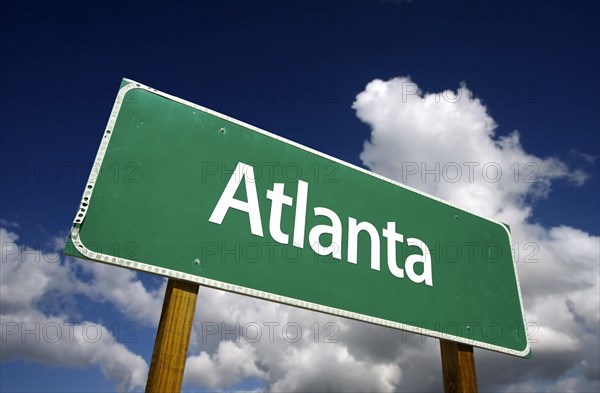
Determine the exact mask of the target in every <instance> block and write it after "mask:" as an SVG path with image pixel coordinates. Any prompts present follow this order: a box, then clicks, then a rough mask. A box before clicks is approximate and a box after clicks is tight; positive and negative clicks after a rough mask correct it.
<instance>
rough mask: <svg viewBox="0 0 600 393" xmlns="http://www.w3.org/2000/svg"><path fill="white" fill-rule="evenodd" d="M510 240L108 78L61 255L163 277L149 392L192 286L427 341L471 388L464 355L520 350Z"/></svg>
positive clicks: (419, 197) (278, 142) (525, 346)
mask: <svg viewBox="0 0 600 393" xmlns="http://www.w3.org/2000/svg"><path fill="white" fill-rule="evenodd" d="M511 247H512V240H511V236H510V231H509V229H508V226H507V225H505V224H503V223H500V222H498V221H495V220H493V219H491V218H487V217H483V216H481V215H479V214H477V213H474V212H471V211H468V210H466V209H463V208H460V207H458V206H456V205H454V204H452V203H449V202H446V201H443V200H441V199H439V198H436V197H434V196H431V195H427V194H425V193H423V192H420V191H418V190H415V189H412V188H410V187H407V186H405V185H403V184H400V183H397V182H395V181H393V180H390V179H387V178H384V177H382V176H379V175H377V174H374V173H372V172H369V171H367V170H365V169H363V168H359V167H357V166H355V165H352V164H349V163H346V162H343V161H341V160H338V159H336V158H334V157H331V156H328V155H326V154H323V153H320V152H318V151H315V150H313V149H310V148H308V147H306V146H302V145H300V144H298V143H295V142H292V141H289V140H286V139H284V138H282V137H280V136H277V135H275V134H271V133H269V132H267V131H264V130H261V129H259V128H257V127H254V126H252V125H249V124H247V123H244V122H241V121H239V120H235V119H233V118H231V117H228V116H226V115H223V114H220V113H217V112H214V111H212V110H210V109H207V108H204V107H202V106H199V105H196V104H194V103H191V102H189V101H185V100H183V99H180V98H177V97H174V96H171V95H169V94H166V93H163V92H160V91H157V90H156V89H153V88H150V87H148V86H144V85H142V84H140V83H137V82H134V81H131V80H127V79H124V80H123V82H122V84H121V88H120V90H119V92H118V94H117V98H116V100H115V103H114V106H113V110H112V112H111V115H110V119H109V121H108V124H107V127H106V129H105V131H104V134H103V136H102V141H101V144H100V148H99V150H98V153H97V156H96V159H95V161H94V165H93V167H92V171H91V174H90V177H89V179H88V182H87V184H86V187H85V190H84V193H83V196H82V199H81V202H80V205H79V209H78V211H77V213H76V216H75V219H74V221H73V226H72V228H71V232H70V236H69V239H68V240H67V246H66V248H65V253H67V254H69V255H73V256H75V257H80V258H86V259H90V260H93V261H98V262H102V263H106V264H111V265H114V266H121V267H125V268H129V269H135V270H139V271H143V272H148V273H153V274H158V275H162V276H164V277H167V278H169V279H170V283H169V288H171V289H170V290H169V291H168V293H167V297H166V300H165V301H166V302H167V303H168V304H167V303H165V308H164V309H163V315H162V316H161V328H160V331H159V335H158V336H157V341H156V348H155V353H154V355H153V361H152V363H153V365H152V367H151V370H150V376H149V389H150V390H161V389H163V387H162V385H161V387H160V388H154V386H155V383H157V382H156V381H157V379H156V375H155V374H156V373H158V374H157V375H160V373H162V372H163V368H164V367H163V366H162V363H161V362H162V360H160V359H161V356H159V355H160V354H164V353H166V354H167V355H166V358H169V359H171V358H173V359H175V358H176V359H179V360H177V361H175V362H174V363H173V364H174V365H172V366H171V365H169V366H168V367H166V366H165V367H166V368H167V369H168V370H171V369H173V370H179V371H177V372H182V367H183V365H182V363H181V361H182V360H181V359H183V361H185V349H186V348H187V345H188V341H189V328H187V327H185V328H184V327H181V328H179V329H182V330H177V329H178V328H176V326H189V324H190V323H191V318H192V316H193V304H192V303H190V304H187V303H185V304H187V305H185V306H183V305H180V303H178V301H177V299H179V296H182V298H188V297H189V296H192V295H191V292H194V290H193V288H196V291H197V286H198V285H203V286H208V287H212V288H216V289H221V290H225V291H230V292H235V293H239V294H243V295H247V296H252V297H256V298H260V299H265V300H269V301H274V302H279V303H284V304H288V305H292V306H296V307H301V308H305V309H309V310H314V311H319V312H323V313H327V314H331V315H337V316H341V317H345V318H351V319H355V320H358V321H363V322H367V323H371V324H376V325H381V326H386V327H391V328H396V329H402V330H405V331H409V332H413V333H417V334H423V335H427V336H431V337H435V338H438V339H441V340H442V359H446V360H444V364H445V366H444V370H446V369H448V370H450V371H448V373H447V374H448V378H450V379H448V380H449V381H452V380H453V379H452V378H454V377H452V375H454V374H453V373H454V372H453V371H451V370H452V369H453V368H452V367H454V366H451V365H452V364H458V370H459V371H460V372H461V374H460V375H461V377H460V378H458V379H456V378H454V379H456V381H458V382H460V383H466V382H465V381H467V379H465V378H463V377H462V376H463V375H471V374H472V376H473V378H472V379H473V380H474V377H475V373H474V366H473V367H472V368H471V369H469V368H467V369H465V370H467V371H465V372H466V373H467V374H463V364H469V360H468V358H469V355H468V354H469V351H467V350H465V348H471V347H473V346H476V347H480V348H485V349H488V350H493V351H498V352H502V353H506V354H511V355H514V356H520V357H527V356H528V355H529V353H530V348H529V343H528V342H527V338H526V329H525V320H524V312H523V306H522V301H521V292H520V288H519V281H518V277H517V272H516V268H515V264H514V261H513V257H512V249H511ZM183 282H186V283H189V285H191V287H189V288H188V290H187V291H183V292H181V293H180V294H179V295H178V293H179V290H178V289H177V286H178V285H181V286H182V287H181V288H184V287H185V284H184V283H183ZM176 283H178V284H176ZM179 283H181V284H179ZM194 293H195V292H194ZM194 296H195V295H194ZM173 301H174V304H175V305H176V306H174V307H175V308H174V309H176V310H187V311H184V312H185V313H188V314H187V315H186V316H185V317H184V316H182V315H179V314H178V313H177V312H176V313H174V314H172V313H171V311H170V307H172V306H169V304H171V303H170V302H173ZM181 304H184V303H181ZM182 312H183V311H182ZM186 318H189V320H188V321H187V322H186V323H187V325H186V324H184V325H177V323H180V322H181V321H180V319H182V320H183V319H186ZM173 329H175V331H176V332H178V333H176V334H177V335H179V334H180V333H179V332H182V331H185V333H184V334H183V336H180V337H179V338H178V339H181V338H182V337H183V338H184V340H183V341H182V342H181V343H179V344H177V345H180V344H181V345H182V347H180V348H179V350H178V352H177V353H178V355H177V356H174V355H173V354H172V353H171V352H169V351H170V350H168V349H164V348H167V347H165V345H167V344H169V343H170V340H172V339H173V338H172V337H171V336H170V335H172V334H174V333H169V331H170V332H172V331H173ZM445 340H448V341H451V342H452V343H453V344H452V345H454V347H453V346H452V345H450V347H449V348H450V350H449V351H446V349H445V348H446V344H444V343H445V342H446V341H445ZM457 343H458V344H461V345H458V344H457ZM448 345H449V344H448ZM452 348H455V349H454V350H453V349H452ZM182 351H183V355H181V353H182ZM470 353H471V359H472V351H471V352H470ZM182 356H183V357H182ZM465 356H466V358H465ZM155 358H156V359H155ZM465 359H467V360H465ZM169 361H170V360H169ZM465 362H466V363H465ZM470 362H471V364H472V360H471V361H470ZM155 363H156V364H157V365H155ZM454 369H455V370H456V367H454ZM468 370H471V371H472V373H471V371H468ZM165 372H166V371H165ZM445 375H446V371H445ZM159 379H160V378H159ZM179 379H180V378H179ZM452 383H453V385H452V386H455V387H456V386H458V385H456V383H457V382H452ZM449 384H450V382H449ZM156 386H158V385H156ZM448 386H449V385H448ZM461 386H462V385H461ZM465 386H466V385H465ZM165 389H168V390H173V389H171V388H166V387H165ZM465 389H467V388H465ZM175 390H176V389H175ZM463 390H464V389H463ZM464 391H468V389H467V390H464Z"/></svg>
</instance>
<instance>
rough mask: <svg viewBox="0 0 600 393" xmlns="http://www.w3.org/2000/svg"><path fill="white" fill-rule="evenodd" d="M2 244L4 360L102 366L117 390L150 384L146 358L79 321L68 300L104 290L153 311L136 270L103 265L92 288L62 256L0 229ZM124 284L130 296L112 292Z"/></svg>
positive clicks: (140, 316)
mask: <svg viewBox="0 0 600 393" xmlns="http://www.w3.org/2000/svg"><path fill="white" fill-rule="evenodd" d="M0 244H1V251H0V252H1V254H0V260H1V262H0V321H1V322H0V323H1V325H2V351H0V361H2V362H5V361H10V360H13V359H23V360H26V361H31V362H36V363H42V364H47V365H51V366H64V367H73V368H82V367H92V366H96V367H99V368H100V370H101V371H102V373H103V374H104V375H105V376H106V378H107V379H108V380H110V381H112V382H113V383H114V384H115V386H116V388H117V390H119V391H126V390H131V389H134V388H139V387H143V386H144V385H145V381H146V376H147V372H148V366H147V364H146V361H145V360H144V359H143V358H142V357H141V356H139V355H136V354H134V353H132V352H131V351H129V350H128V349H127V348H126V347H125V346H124V345H123V344H121V343H119V342H118V340H117V339H115V337H113V335H112V333H111V331H110V329H108V328H107V327H105V326H104V325H102V324H101V323H95V322H92V321H81V322H77V323H73V322H72V320H73V318H77V315H76V314H77V312H76V310H73V309H71V308H70V307H71V306H70V305H69V303H72V302H73V297H74V296H75V295H85V296H88V297H90V298H93V297H94V296H98V294H99V293H100V290H99V288H101V289H102V290H104V291H105V294H107V295H105V298H107V299H108V300H109V301H113V302H115V304H116V305H117V306H119V305H121V306H123V304H124V303H125V302H124V301H122V300H121V298H125V299H127V298H128V299H129V300H130V302H131V303H132V304H134V305H137V306H140V307H141V306H146V305H152V306H155V305H154V298H155V297H156V296H155V295H154V294H153V293H149V292H146V291H145V290H144V288H143V286H141V283H140V282H139V281H137V280H135V279H134V277H133V276H132V273H130V272H127V271H124V270H123V269H112V270H120V273H122V274H112V273H111V272H107V271H109V270H111V269H110V267H108V266H102V265H99V264H96V265H98V266H99V267H97V268H95V267H94V268H91V269H90V270H89V271H88V277H89V278H90V279H91V282H92V283H93V284H92V285H90V284H89V283H87V282H84V281H82V279H81V278H80V277H79V276H78V275H77V274H76V272H75V271H76V268H75V264H73V263H70V262H69V260H65V258H61V256H60V255H59V254H58V252H51V251H50V250H49V249H48V250H44V251H40V250H36V249H32V248H29V247H27V246H24V245H22V244H19V243H18V236H17V235H16V234H15V233H13V232H9V231H7V230H6V229H5V228H0ZM84 263H85V262H84ZM78 266H79V265H78ZM83 266H86V265H83ZM119 277H125V278H122V279H119ZM120 280H121V281H122V280H125V281H126V283H127V284H128V286H123V288H131V290H130V291H129V293H126V294H120V292H119V291H114V287H113V286H114V285H115V283H120ZM121 284H124V283H121ZM140 286H141V287H140ZM110 293H112V294H111V295H108V294H110ZM114 293H117V295H115V294H114ZM134 297H137V299H136V298H134ZM159 310H160V308H159ZM123 311H124V312H128V313H129V314H128V315H130V316H132V317H133V318H137V320H140V321H145V320H150V319H152V318H154V317H155V316H156V313H153V314H152V315H151V316H149V315H148V314H147V312H146V311H143V312H140V311H139V310H136V309H130V308H127V307H125V306H123ZM159 312H160V311H159Z"/></svg>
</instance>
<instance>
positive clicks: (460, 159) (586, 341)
mask: <svg viewBox="0 0 600 393" xmlns="http://www.w3.org/2000/svg"><path fill="white" fill-rule="evenodd" d="M353 108H354V109H355V110H356V113H357V116H358V117H359V118H360V119H361V120H362V121H364V122H365V123H367V124H368V125H369V126H370V128H371V130H372V131H371V138H370V141H368V142H366V143H365V146H364V150H363V152H362V154H361V158H362V160H363V162H364V164H365V165H366V166H368V167H369V168H370V169H372V170H373V171H375V172H378V173H380V174H383V175H385V176H388V177H390V178H393V179H396V180H398V181H401V182H403V183H406V184H408V185H410V186H412V187H415V188H417V189H420V190H423V191H426V192H428V193H431V194H433V195H435V196H438V197H441V198H443V199H446V200H449V201H451V202H453V203H456V204H458V205H460V206H464V207H466V208H468V209H471V210H473V211H476V212H479V213H482V214H485V215H487V216H491V217H493V218H495V219H497V220H500V221H503V222H507V223H508V224H509V225H510V226H511V231H512V236H513V241H514V242H515V247H516V248H515V250H516V251H517V252H516V253H515V257H516V259H517V262H518V265H517V266H518V271H519V277H520V281H521V288H522V292H523V295H524V303H525V312H526V316H527V319H528V321H530V322H531V326H530V331H529V333H530V338H531V339H533V340H537V342H535V343H533V344H532V348H533V353H534V359H533V360H530V361H519V360H516V359H512V358H508V360H505V359H503V357H502V355H496V354H490V353H487V351H479V352H480V353H481V354H480V355H479V356H478V358H480V359H481V363H480V364H478V369H479V370H480V378H479V382H480V384H481V385H482V386H483V387H486V388H488V389H490V390H506V391H510V390H513V389H516V390H519V389H522V390H527V389H529V388H531V389H533V390H538V391H539V390H545V389H550V390H552V389H558V387H559V386H560V387H564V388H565V389H567V388H568V387H569V386H594V387H595V388H596V390H597V389H598V372H597V371H595V370H594V369H593V368H591V367H596V368H597V367H598V353H599V352H600V348H599V337H598V325H599V309H600V302H599V265H600V261H599V258H600V238H599V237H598V236H593V235H590V234H588V233H586V232H584V231H581V230H578V229H576V228H571V227H567V226H559V227H554V228H544V227H542V226H540V225H537V224H535V223H532V222H530V221H531V218H532V212H533V209H532V207H531V201H533V200H535V199H537V198H546V197H548V195H549V192H550V190H551V186H552V182H554V181H556V180H559V179H563V180H567V181H568V182H570V183H572V184H574V185H581V184H583V183H584V182H585V181H586V179H587V175H586V174H585V173H584V172H583V171H581V170H578V169H575V170H574V169H572V168H569V167H568V165H567V164H565V163H564V162H562V161H561V160H559V159H557V158H552V157H549V158H540V157H537V156H535V155H533V154H530V153H527V152H526V151H525V149H524V147H523V146H522V145H521V143H520V140H519V133H518V132H517V131H514V132H513V133H511V134H509V135H503V136H498V135H496V123H495V121H494V120H493V119H492V118H491V116H490V115H489V113H488V112H487V108H486V107H485V106H484V105H483V104H482V103H481V101H480V100H478V99H477V98H475V97H473V95H472V93H471V92H470V91H469V89H468V88H467V87H466V86H465V85H462V86H461V87H459V88H458V89H457V90H456V91H450V90H447V91H444V92H441V93H423V92H422V91H420V89H419V88H418V86H417V85H416V84H415V83H414V82H412V81H411V80H410V79H409V78H395V79H392V80H389V81H382V80H374V81H372V82H370V83H369V84H368V85H367V87H366V89H365V90H364V91H363V92H362V93H360V94H359V95H358V96H357V97H356V101H355V102H354V104H353ZM457 168H458V170H457ZM486 168H487V171H486ZM471 169H472V171H471ZM428 171H429V172H428ZM461 171H462V172H461ZM504 358H507V357H506V356H504ZM499 359H502V360H499ZM415 360H416V361H417V362H418V361H419V360H418V359H415ZM492 362H493V365H492ZM499 362H502V364H506V370H509V369H512V370H513V371H512V374H511V373H508V372H507V373H505V374H504V375H502V376H501V378H499V374H498V373H497V371H496V370H497V369H498V365H499V364H500V363H499ZM519 362H521V363H519ZM514 365H518V367H517V366H514ZM590 365H592V366H590ZM532 381H536V382H535V383H533V382H532ZM557 381H558V382H557ZM510 383H513V384H512V385H510ZM515 386H516V388H515ZM527 387H529V388H527ZM526 388H527V389H526ZM531 389H530V390H531Z"/></svg>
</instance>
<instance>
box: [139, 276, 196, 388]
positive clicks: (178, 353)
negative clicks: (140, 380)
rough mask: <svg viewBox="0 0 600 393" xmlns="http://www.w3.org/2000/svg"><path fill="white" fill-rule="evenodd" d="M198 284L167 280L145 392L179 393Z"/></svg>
mask: <svg viewBox="0 0 600 393" xmlns="http://www.w3.org/2000/svg"><path fill="white" fill-rule="evenodd" d="M197 296H198V284H192V283H187V282H183V281H178V280H174V279H169V282H168V283H167V290H166V291H165V300H164V302H163V307H162V312H161V315H160V322H159V324H158V331H157V333H156V342H155V343H154V351H153V352H152V361H151V363H150V370H149V372H148V380H147V382H146V392H148V393H155V392H156V393H160V392H179V391H181V383H182V380H183V371H184V368H185V360H186V357H187V349H188V344H189V342H190V334H191V331H192V322H193V320H194V311H195V308H196V298H197Z"/></svg>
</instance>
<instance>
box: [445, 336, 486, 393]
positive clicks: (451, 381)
mask: <svg viewBox="0 0 600 393" xmlns="http://www.w3.org/2000/svg"><path fill="white" fill-rule="evenodd" d="M440 350H441V352H442V374H443V376H444V392H446V393H477V375H476V374H475V359H474V358H473V347H472V346H470V345H464V344H459V343H456V342H453V341H448V340H440Z"/></svg>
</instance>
